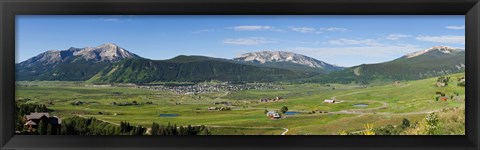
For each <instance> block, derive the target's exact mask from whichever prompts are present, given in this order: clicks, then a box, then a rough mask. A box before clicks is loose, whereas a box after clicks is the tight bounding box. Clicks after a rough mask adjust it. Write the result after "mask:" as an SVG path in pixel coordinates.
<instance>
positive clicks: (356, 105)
mask: <svg viewBox="0 0 480 150" xmlns="http://www.w3.org/2000/svg"><path fill="white" fill-rule="evenodd" d="M353 106H355V107H368V104H354V105H353Z"/></svg>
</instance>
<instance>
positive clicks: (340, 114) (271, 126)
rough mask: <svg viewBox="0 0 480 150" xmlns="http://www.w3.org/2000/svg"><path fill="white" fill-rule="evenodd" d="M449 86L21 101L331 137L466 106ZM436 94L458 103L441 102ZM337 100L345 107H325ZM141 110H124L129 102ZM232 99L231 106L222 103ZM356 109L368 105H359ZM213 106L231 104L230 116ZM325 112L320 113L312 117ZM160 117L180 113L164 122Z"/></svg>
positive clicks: (68, 88)
mask: <svg viewBox="0 0 480 150" xmlns="http://www.w3.org/2000/svg"><path fill="white" fill-rule="evenodd" d="M449 76H451V81H450V83H449V85H448V86H445V87H437V86H435V83H436V80H437V78H429V79H424V80H417V81H408V82H399V83H396V84H393V83H388V84H385V85H375V86H360V85H353V84H348V85H342V84H314V83H302V84H300V83H278V86H281V87H282V89H277V90H272V89H269V90H242V91H236V92H215V93H202V94H175V93H174V92H171V91H159V90H149V89H141V88H137V87H135V86H132V85H117V86H93V85H91V84H88V83H82V82H57V81H32V82H24V81H22V82H17V84H18V86H17V89H16V90H17V93H16V94H17V97H16V100H17V101H18V102H20V103H39V104H46V105H47V107H48V108H50V109H53V110H54V112H53V114H55V115H57V116H59V117H61V118H68V117H72V116H78V115H81V116H84V117H95V118H97V119H100V120H104V121H108V122H114V123H119V122H120V121H129V122H130V123H132V124H135V125H143V126H147V127H148V126H150V125H151V124H152V122H157V123H160V124H167V123H172V124H177V125H206V126H209V127H210V129H211V130H212V133H213V134H228V135H231V134H238V135H244V134H245V135H252V134H253V135H257V134H262V135H280V134H282V133H283V134H286V135H318V134H320V135H330V134H336V133H337V132H339V131H359V130H362V129H363V128H364V124H367V123H368V124H373V125H374V126H385V125H388V124H400V123H401V121H402V119H403V118H407V119H409V120H410V121H411V122H417V121H420V120H421V119H423V118H424V117H425V115H426V114H427V113H430V112H434V111H440V110H441V109H444V108H451V107H462V106H464V105H465V103H464V102H465V101H464V100H465V89H464V87H460V86H457V80H456V79H457V78H459V77H462V76H464V74H463V73H462V74H454V75H449ZM436 92H441V93H445V94H446V96H447V97H450V96H456V95H457V94H454V93H458V96H457V100H452V99H448V100H447V101H441V100H439V101H436V100H435V97H436ZM275 97H283V98H284V99H283V100H282V101H276V102H260V101H259V100H260V99H262V98H275ZM325 99H334V100H336V101H337V102H338V103H333V104H332V103H324V100H325ZM133 101H135V103H136V104H137V105H128V106H119V105H113V103H115V104H121V103H127V102H128V103H131V102H133ZM215 102H229V103H230V104H231V105H229V106H225V105H221V104H220V105H215V104H214V103H215ZM355 104H368V106H366V107H356V106H354V105H355ZM282 106H287V107H288V109H289V111H294V112H298V114H295V115H284V116H286V117H284V118H282V119H277V120H273V119H270V118H268V117H266V115H265V114H264V110H265V109H267V110H280V108H281V107H282ZM209 107H230V108H231V110H228V111H214V110H208V108H209ZM312 111H317V113H312ZM318 111H321V112H323V113H318ZM160 114H178V116H175V117H160V116H159V115H160Z"/></svg>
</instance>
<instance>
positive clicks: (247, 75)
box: [89, 55, 300, 83]
mask: <svg viewBox="0 0 480 150" xmlns="http://www.w3.org/2000/svg"><path fill="white" fill-rule="evenodd" d="M299 77H300V75H298V74H297V73H295V72H293V71H291V70H287V69H278V68H265V67H258V66H253V65H246V64H240V63H236V62H233V61H231V60H226V59H218V58H211V57H204V56H184V55H181V56H177V57H175V58H172V59H169V60H149V59H127V60H124V61H121V62H118V63H115V64H113V65H110V66H108V67H106V68H105V69H103V70H102V71H100V72H99V73H98V74H96V75H95V76H94V77H92V78H91V79H90V80H89V81H90V82H94V83H150V82H156V81H179V82H187V81H188V82H199V81H210V80H220V81H263V82H265V81H278V80H288V79H295V78H299Z"/></svg>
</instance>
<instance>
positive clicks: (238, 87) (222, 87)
mask: <svg viewBox="0 0 480 150" xmlns="http://www.w3.org/2000/svg"><path fill="white" fill-rule="evenodd" d="M137 88H142V89H151V90H159V91H172V92H173V93H175V94H187V95H188V94H205V93H214V92H236V91H242V90H282V88H281V87H279V86H274V85H273V83H245V84H231V83H228V82H224V83H220V84H196V85H180V86H165V85H154V86H147V85H139V86H137Z"/></svg>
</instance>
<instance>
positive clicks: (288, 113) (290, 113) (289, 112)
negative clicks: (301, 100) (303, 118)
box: [285, 111, 300, 115]
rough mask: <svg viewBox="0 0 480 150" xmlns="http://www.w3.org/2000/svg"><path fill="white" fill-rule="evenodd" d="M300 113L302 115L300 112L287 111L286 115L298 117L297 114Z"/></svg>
mask: <svg viewBox="0 0 480 150" xmlns="http://www.w3.org/2000/svg"><path fill="white" fill-rule="evenodd" d="M298 113H300V112H296V111H287V112H285V115H296V114H298Z"/></svg>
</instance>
